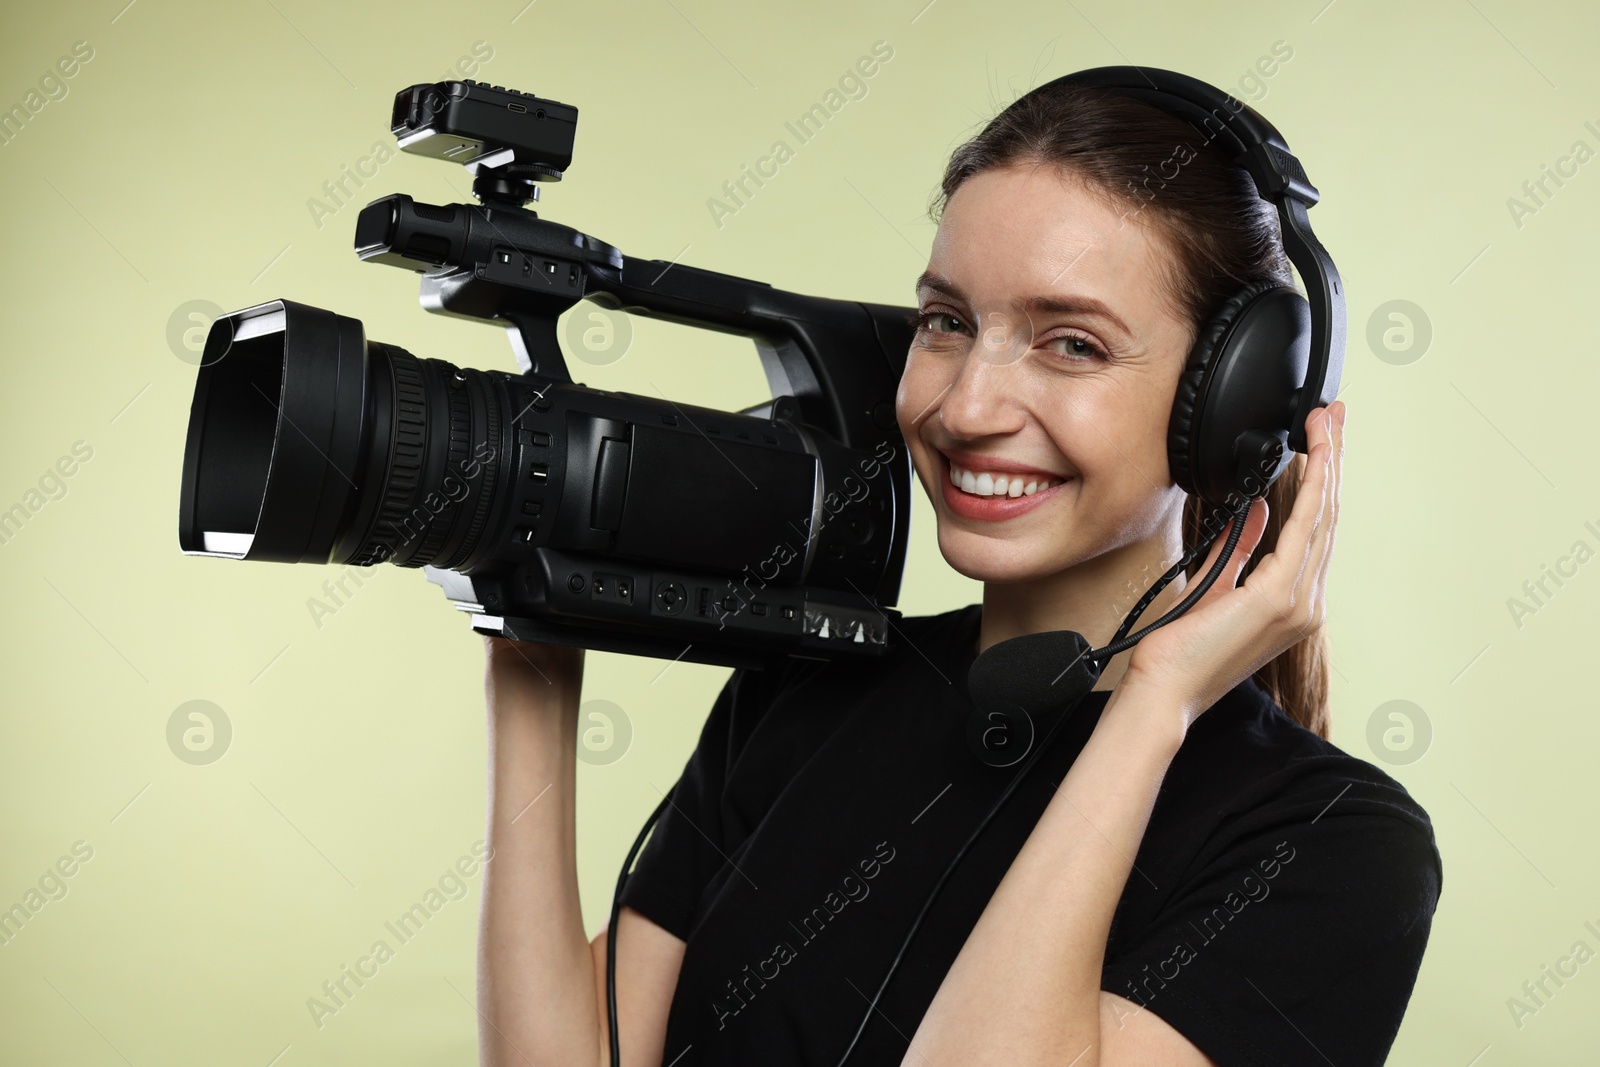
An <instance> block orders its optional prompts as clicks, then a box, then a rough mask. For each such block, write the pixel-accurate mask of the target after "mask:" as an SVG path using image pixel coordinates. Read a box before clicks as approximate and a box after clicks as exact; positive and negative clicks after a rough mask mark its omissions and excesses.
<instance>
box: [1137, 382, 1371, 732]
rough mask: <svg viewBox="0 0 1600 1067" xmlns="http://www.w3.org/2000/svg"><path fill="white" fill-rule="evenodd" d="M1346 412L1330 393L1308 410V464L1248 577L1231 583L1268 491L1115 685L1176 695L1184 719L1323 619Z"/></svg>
mask: <svg viewBox="0 0 1600 1067" xmlns="http://www.w3.org/2000/svg"><path fill="white" fill-rule="evenodd" d="M1344 414H1345V405H1344V402H1343V401H1342V400H1336V401H1334V402H1333V403H1332V404H1330V405H1328V406H1327V407H1325V408H1316V409H1315V410H1313V411H1312V412H1311V413H1310V414H1309V415H1307V417H1306V441H1307V442H1308V445H1309V450H1308V452H1307V453H1306V465H1305V472H1304V475H1303V479H1302V481H1301V484H1300V489H1299V492H1298V494H1297V495H1296V497H1295V501H1294V507H1293V509H1292V510H1291V511H1290V512H1289V518H1288V520H1287V521H1286V522H1285V523H1284V524H1283V528H1282V529H1281V530H1280V531H1279V533H1278V543H1277V545H1276V546H1275V547H1274V549H1273V551H1272V552H1271V553H1269V554H1268V555H1267V556H1265V557H1263V558H1262V560H1261V561H1260V562H1259V563H1257V564H1256V568H1255V570H1253V571H1251V572H1250V577H1248V578H1247V579H1245V582H1244V585H1242V586H1236V584H1235V583H1236V582H1237V581H1238V580H1239V573H1240V571H1242V570H1243V569H1244V566H1245V564H1246V562H1248V560H1249V558H1250V553H1251V552H1252V551H1254V550H1255V547H1256V545H1257V544H1259V543H1260V541H1261V533H1262V531H1263V530H1264V529H1265V528H1266V524H1267V504H1266V501H1265V500H1261V499H1257V500H1254V501H1252V502H1251V506H1250V510H1249V512H1248V513H1247V515H1246V518H1245V525H1244V532H1243V533H1242V534H1241V535H1240V538H1239V543H1238V544H1237V545H1235V546H1234V550H1233V555H1232V556H1231V557H1230V558H1229V560H1228V565H1227V566H1226V567H1225V568H1224V569H1223V571H1222V573H1221V574H1220V575H1219V576H1218V577H1217V580H1216V582H1215V583H1213V584H1212V586H1211V588H1210V589H1208V590H1206V594H1205V596H1203V597H1201V598H1200V600H1199V601H1198V602H1197V603H1196V604H1195V605H1194V607H1192V608H1190V609H1189V610H1188V611H1187V612H1185V613H1184V614H1183V615H1182V616H1180V617H1179V618H1177V619H1175V620H1174V621H1172V622H1169V623H1167V624H1166V625H1165V626H1162V627H1161V628H1159V629H1157V630H1154V631H1152V632H1151V633H1150V634H1148V635H1146V636H1145V637H1143V638H1141V639H1140V640H1139V643H1138V644H1136V645H1134V646H1133V650H1132V658H1131V659H1130V660H1129V662H1128V669H1127V673H1126V674H1124V675H1123V677H1122V680H1121V681H1120V682H1119V683H1118V686H1117V688H1118V689H1128V688H1138V689H1140V690H1141V691H1146V692H1149V691H1155V692H1160V693H1163V694H1165V695H1167V696H1168V697H1169V698H1172V699H1175V700H1177V701H1178V703H1179V705H1180V706H1181V707H1182V708H1183V709H1184V728H1185V729H1187V728H1188V726H1189V724H1191V723H1193V722H1194V720H1195V719H1196V718H1198V717H1199V716H1200V714H1201V713H1203V712H1204V711H1205V710H1206V709H1207V708H1209V707H1211V706H1212V705H1213V704H1215V703H1216V702H1217V701H1218V700H1219V699H1220V698H1221V697H1222V695H1223V694H1224V693H1226V692H1228V691H1229V690H1230V689H1232V688H1233V687H1234V686H1236V685H1238V684H1239V683H1240V682H1241V681H1243V680H1244V679H1245V678H1246V677H1248V676H1249V675H1251V674H1253V673H1254V672H1255V671H1256V670H1257V669H1258V668H1259V667H1261V666H1262V665H1263V664H1265V663H1267V662H1268V661H1269V660H1271V659H1273V658H1274V657H1275V656H1277V655H1278V654H1279V653H1280V652H1282V651H1283V650H1284V649H1286V648H1289V647H1290V646H1291V645H1293V644H1295V643H1296V642H1298V641H1300V640H1302V639H1303V638H1306V637H1309V636H1310V635H1312V634H1313V633H1315V632H1316V631H1317V630H1318V629H1319V628H1321V626H1322V623H1323V618H1324V616H1325V613H1326V606H1325V600H1324V597H1323V583H1324V582H1325V581H1326V579H1327V574H1328V562H1329V560H1331V559H1332V558H1333V539H1334V528H1335V526H1336V525H1337V524H1338V520H1339V482H1340V468H1341V465H1342V462H1343V459H1344ZM1229 525H1230V526H1231V525H1232V524H1231V523H1230V524H1229ZM1227 538H1228V529H1226V528H1225V529H1224V530H1223V532H1222V533H1221V534H1219V535H1218V536H1217V539H1216V540H1215V541H1214V542H1213V543H1212V545H1211V549H1210V551H1209V552H1208V553H1207V555H1206V560H1205V565H1204V566H1202V567H1201V568H1200V570H1199V571H1198V572H1196V579H1195V580H1197V581H1198V580H1199V578H1200V577H1203V576H1204V575H1205V574H1206V573H1207V572H1208V571H1210V569H1211V566H1212V564H1214V563H1215V562H1216V561H1217V557H1218V556H1220V555H1221V553H1222V546H1223V544H1224V542H1226V541H1227Z"/></svg>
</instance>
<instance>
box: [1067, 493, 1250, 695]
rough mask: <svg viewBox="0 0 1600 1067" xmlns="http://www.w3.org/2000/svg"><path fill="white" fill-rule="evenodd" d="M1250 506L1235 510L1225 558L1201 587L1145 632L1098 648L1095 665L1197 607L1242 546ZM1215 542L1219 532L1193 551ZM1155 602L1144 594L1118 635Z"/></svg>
mask: <svg viewBox="0 0 1600 1067" xmlns="http://www.w3.org/2000/svg"><path fill="white" fill-rule="evenodd" d="M1251 503H1252V500H1251V498H1248V497H1247V498H1246V499H1245V500H1243V501H1242V502H1240V503H1239V504H1238V505H1237V506H1236V507H1235V508H1234V509H1233V524H1232V526H1231V527H1230V529H1229V530H1228V540H1227V542H1226V543H1224V544H1223V546H1222V555H1220V556H1218V557H1217V562H1216V564H1215V565H1214V566H1213V567H1212V568H1211V570H1209V571H1207V572H1206V576H1205V577H1204V578H1202V579H1201V580H1200V584H1199V585H1197V586H1195V588H1194V590H1193V591H1192V592H1190V593H1189V595H1188V596H1186V597H1184V598H1183V600H1181V601H1180V602H1179V603H1178V604H1177V605H1175V606H1174V607H1173V608H1172V610H1171V611H1169V612H1167V613H1166V614H1165V615H1163V616H1161V618H1159V619H1157V620H1156V621H1155V622H1153V623H1151V624H1150V625H1149V626H1146V627H1145V628H1144V629H1142V630H1140V631H1139V632H1138V633H1136V634H1130V635H1128V636H1126V637H1121V638H1117V639H1113V640H1112V642H1111V643H1110V644H1109V645H1106V646H1105V647H1104V648H1097V649H1095V650H1094V651H1093V652H1091V653H1089V655H1090V657H1091V658H1093V659H1094V660H1095V661H1096V662H1098V663H1101V664H1102V665H1103V664H1104V663H1105V662H1106V661H1107V660H1109V659H1110V658H1111V657H1112V656H1115V655H1116V654H1117V653H1118V652H1121V651H1123V650H1124V649H1128V648H1132V647H1133V646H1134V645H1136V644H1138V643H1139V639H1140V638H1142V637H1143V636H1144V635H1145V634H1147V633H1149V632H1150V631H1151V630H1154V629H1156V628H1157V627H1158V626H1165V625H1166V624H1167V623H1169V622H1171V621H1172V620H1173V619H1176V618H1177V617H1178V616H1180V615H1182V614H1183V613H1184V612H1186V611H1188V610H1189V609H1190V608H1191V607H1193V606H1194V604H1195V602H1196V601H1198V600H1199V599H1200V598H1201V597H1203V596H1205V595H1206V590H1208V589H1210V588H1211V587H1212V585H1214V584H1215V583H1216V580H1217V579H1218V578H1220V577H1222V568H1223V567H1224V566H1225V565H1226V564H1227V562H1228V557H1229V556H1231V555H1233V549H1234V546H1236V545H1237V544H1238V543H1239V538H1240V536H1242V535H1243V534H1244V520H1245V516H1246V515H1248V514H1249V513H1250V505H1251ZM1218 510H1219V511H1221V510H1222V509H1218ZM1217 532H1218V533H1220V532H1221V531H1220V530H1219V531H1217ZM1216 539H1217V534H1216V533H1212V534H1209V535H1207V536H1206V538H1205V540H1204V541H1203V542H1202V543H1200V544H1196V545H1195V547H1194V549H1193V550H1192V554H1193V555H1196V556H1198V555H1199V554H1200V553H1201V552H1204V551H1206V550H1207V549H1209V548H1210V547H1211V542H1213V541H1215V540H1216ZM1183 565H1185V564H1183V563H1182V561H1180V562H1179V566H1183ZM1169 573H1171V572H1169ZM1163 578H1164V581H1163V583H1162V584H1165V581H1170V579H1166V578H1165V576H1163ZM1158 591H1159V588H1157V589H1155V590H1152V592H1158ZM1152 599H1154V597H1153V596H1151V595H1150V594H1149V593H1147V594H1145V598H1144V600H1141V601H1140V603H1139V605H1138V607H1137V608H1136V612H1135V614H1130V616H1129V618H1128V619H1125V620H1123V623H1122V627H1121V628H1120V629H1119V630H1118V633H1121V632H1122V630H1125V629H1127V627H1128V625H1129V623H1130V621H1131V620H1132V619H1133V618H1135V617H1137V615H1136V613H1137V612H1138V611H1143V610H1144V608H1145V606H1146V605H1147V603H1148V602H1149V601H1150V600H1152Z"/></svg>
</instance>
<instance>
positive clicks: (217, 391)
mask: <svg viewBox="0 0 1600 1067" xmlns="http://www.w3.org/2000/svg"><path fill="white" fill-rule="evenodd" d="M577 117H578V112H577V109H576V108H575V107H572V106H570V105H567V104H562V103H557V102H556V101H553V100H544V99H540V98H539V97H537V96H533V95H530V94H527V93H521V92H517V91H515V90H510V89H504V88H502V87H500V86H490V85H484V84H480V83H477V82H473V81H447V82H440V83H437V84H421V85H413V86H411V87H410V88H408V89H405V90H403V91H401V92H400V93H398V94H397V95H396V96H395V100H394V114H393V119H392V123H391V128H392V130H393V132H394V133H395V135H396V136H397V138H398V140H399V146H400V147H401V148H402V149H404V150H406V151H408V152H415V153H418V154H420V155H425V156H431V157H433V158H436V159H441V160H453V161H457V162H461V163H464V164H465V165H466V167H467V169H468V170H469V171H470V172H471V173H472V174H473V175H474V181H473V186H472V191H473V194H474V195H475V196H476V197H477V199H478V200H479V201H480V204H477V205H472V204H449V205H445V206H442V207H441V206H436V205H433V204H423V203H417V202H416V201H413V200H412V199H411V197H409V196H406V195H404V194H397V195H394V196H387V197H384V198H382V199H380V200H375V201H373V202H372V203H371V204H368V205H367V207H366V208H364V209H363V210H362V212H361V215H360V218H359V219H358V220H357V222H356V236H355V247H356V251H357V253H358V254H359V255H360V257H361V258H362V259H364V260H367V261H370V262H375V263H387V264H390V265H392V266H397V267H404V268H406V269H407V270H413V271H418V272H420V273H421V274H422V292H421V301H422V305H423V307H425V308H427V309H428V310H429V311H433V312H437V313H439V314H443V315H451V316H456V317H461V318H471V319H480V320H491V321H493V320H499V321H500V322H501V323H502V324H504V325H506V328H507V331H508V333H509V335H510V337H511V342H512V348H513V349H514V351H515V354H516V358H517V362H518V365H519V366H520V367H521V373H520V374H509V373H505V372H502V371H480V370H474V369H471V368H466V367H456V366H455V365H453V364H451V363H447V362H445V361H443V360H438V359H418V358H416V357H415V356H413V355H411V354H410V353H409V352H407V351H405V350H404V349H401V348H398V347H396V346H394V345H388V344H380V343H378V342H376V341H368V340H366V338H365V335H364V333H363V331H362V327H361V323H360V322H359V321H357V320H355V319H351V318H346V317H344V316H342V315H337V314H334V313H333V312H329V311H324V310H321V309H319V308H314V307H309V306H307V305H304V304H298V303H294V302H291V301H288V300H273V301H270V302H268V303H265V304H258V305H256V306H254V307H250V308H245V309H243V310H241V311H235V312H231V313H229V314H227V315H223V316H221V317H219V318H218V319H217V320H216V321H215V322H214V323H213V324H212V326H211V331H210V333H209V334H208V336H207V338H206V344H205V349H204V353H203V355H202V359H201V366H200V373H199V378H198V380H197V381H196V383H195V393H194V401H193V405H192V407H191V410H190V415H189V431H188V440H187V443H186V446H185V450H184V462H183V487H182V495H181V503H180V514H179V534H178V538H179V544H180V547H181V548H182V549H183V551H184V552H186V553H189V554H194V555H213V556H226V557H230V558H233V559H251V560H272V561H276V562H281V563H323V564H326V563H338V564H355V565H362V566H366V565H371V564H375V563H380V562H389V563H394V564H397V565H399V566H402V567H422V568H424V570H425V573H426V574H427V576H428V579H429V580H430V581H432V582H435V583H437V584H438V585H440V586H441V587H442V588H443V589H444V591H445V594H446V595H447V596H448V597H449V598H450V599H451V600H453V601H455V602H456V606H457V608H458V609H460V610H462V611H466V612H468V613H470V615H471V619H472V626H473V628H474V629H475V630H478V631H480V632H483V633H493V634H500V635H503V636H506V637H510V638H516V639H519V640H534V641H545V642H550V643H553V644H559V645H575V646H581V647H584V648H592V649H599V650H602V651H607V652H623V653H628V654H631V655H643V656H657V657H661V658H666V659H684V660H692V661H695V662H700V663H712V664H720V665H724V666H732V667H757V668H759V667H762V666H766V665H770V664H771V663H773V662H775V661H777V660H779V659H781V658H782V657H784V656H804V657H810V658H815V659H849V658H853V659H869V658H873V657H878V656H882V655H883V654H884V653H885V652H886V651H887V648H888V638H889V631H890V629H891V627H890V624H891V622H892V621H893V620H894V619H898V618H899V617H900V613H899V612H898V611H895V610H894V609H893V607H892V605H893V604H894V603H895V602H896V600H897V599H898V598H899V593H900V580H901V574H902V571H903V570H904V568H905V553H906V541H907V534H908V523H909V519H910V514H911V492H912V476H911V473H912V472H911V462H910V457H909V455H908V453H907V451H906V448H905V443H904V441H903V440H902V439H901V437H900V433H899V429H898V427H897V425H896V422H895V417H894V393H895V389H896V387H897V384H898V382H899V378H900V373H901V370H902V368H903V366H904V363H905V358H906V352H907V349H908V347H909V345H910V342H911V338H912V327H911V326H910V325H909V323H908V322H907V315H908V313H909V312H910V311H911V309H909V308H902V307H890V306H886V305H878V304H865V303H857V302H852V301H845V300H831V299H825V298H820V297H810V296H802V295H799V294H796V293H790V292H784V291H782V290H779V289H774V288H772V287H771V286H770V285H767V284H765V283H763V282H755V281H750V280H748V279H745V278H736V277H732V276H730V275H726V274H718V273H715V272H713V271H706V270H697V269H695V268H693V267H687V266H683V265H681V264H676V263H670V262H665V261H662V260H654V259H650V260H640V259H634V258H630V257H628V256H625V255H623V254H622V253H621V252H620V251H618V250H617V249H616V248H614V247H612V246H611V245H609V244H606V243H605V242H603V241H600V240H597V239H595V238H594V237H591V236H589V235H588V234H584V233H579V232H578V231H576V230H574V229H572V228H570V227H567V226H563V225H560V224H559V223H555V222H550V221H547V220H544V219H540V218H539V217H538V216H537V215H536V214H535V213H534V212H533V211H531V210H528V209H527V208H525V207H524V205H525V204H526V203H527V202H528V201H530V200H531V201H536V200H538V198H539V196H538V194H539V189H538V186H537V185H536V184H535V183H536V182H550V181H557V180H559V179H560V178H561V177H562V174H563V172H565V170H566V169H567V167H568V166H569V165H570V164H571V162H572V146H573V136H574V132H575V130H576V126H577ZM583 299H587V300H591V301H594V302H595V303H597V304H599V305H601V306H603V307H606V308H610V309H614V310H622V311H625V312H628V313H630V314H638V315H646V316H651V317H654V318H658V319H665V320H669V321H672V322H679V323H686V324H689V325H693V326H699V327H703V328H705V329H709V330H718V331H722V332H726V333H734V334H741V335H744V336H748V337H750V338H751V339H752V340H753V341H754V342H755V346H756V349H757V351H758V352H759V353H760V358H761V364H762V367H763V369H764V371H765V373H766V377H767V381H768V383H769V385H770V386H771V389H772V394H773V399H771V400H768V401H765V402H763V403H760V404H757V405H754V406H752V407H749V408H745V409H743V410H741V411H737V412H726V411H719V410H716V409H712V408H705V407H696V406H692V405H689V404H680V403H676V402H673V401H671V400H664V399H659V398H652V397H646V396H639V395H636V394H633V393H624V392H608V391H606V390H603V389H591V388H588V387H587V386H585V385H584V384H583V383H581V382H574V381H573V380H572V378H571V375H570V374H569V373H568V369H567V366H566V363H565V360H564V359H563V357H562V353H561V348H560V345H559V343H558V341H557V331H556V322H557V318H558V317H559V316H560V315H561V313H562V312H564V311H566V310H567V309H569V308H571V307H573V306H574V305H575V304H576V303H577V302H578V301H579V300H583Z"/></svg>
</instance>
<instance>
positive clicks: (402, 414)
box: [178, 300, 509, 568]
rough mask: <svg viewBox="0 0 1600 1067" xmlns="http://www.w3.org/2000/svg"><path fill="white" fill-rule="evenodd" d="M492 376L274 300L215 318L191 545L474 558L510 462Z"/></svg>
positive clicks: (341, 558)
mask: <svg viewBox="0 0 1600 1067" xmlns="http://www.w3.org/2000/svg"><path fill="white" fill-rule="evenodd" d="M508 402H509V401H508V397H507V395H506V393H505V390H504V388H503V387H502V386H501V385H500V383H498V382H497V381H496V380H495V379H494V378H493V377H491V376H490V375H488V374H485V373H483V372H482V371H477V370H473V369H470V368H461V367H456V366H454V365H453V364H450V363H447V362H445V361H443V360H438V359H417V358H416V357H415V356H413V355H411V354H410V353H409V352H407V351H405V350H404V349H401V348H396V347H394V346H393V345H384V344H379V343H377V342H369V341H367V340H366V339H365V337H364V334H363V331H362V327H361V323H360V322H358V321H357V320H355V319H350V318H346V317H344V316H342V315H336V314H334V313H333V312H330V311H323V310H321V309H319V308H313V307H308V306H306V305H304V304H296V303H292V302H290V301H287V300H275V301H272V302H270V303H266V304H260V305H257V306H256V307H252V308H246V309H245V310H243V311H238V312H234V313H233V314H230V315H225V316H222V317H220V318H218V319H217V320H216V321H215V322H214V323H213V324H212V327H211V333H210V334H209V335H208V336H207V338H206V347H205V352H204V354H203V357H202V362H201V368H200V375H199V378H198V380H197V381H196V383H195V392H194V400H193V404H192V406H191V408H190V412H189V432H188V439H187V442H186V444H185V449H184V462H183V486H182V491H181V494H180V503H179V531H178V540H179V546H180V547H181V548H182V549H183V551H184V552H187V553H191V554H196V555H217V556H228V557H231V558H234V559H264V560H273V561H277V562H281V563H353V564H358V565H365V564H371V563H381V562H391V563H396V564H399V565H401V566H406V567H421V566H424V565H426V564H432V565H434V566H438V567H445V568H454V567H459V566H461V565H463V564H464V563H467V562H468V561H470V560H472V559H473V557H474V555H475V553H476V551H477V549H478V548H479V547H480V543H481V542H482V539H483V533H484V530H485V529H486V528H487V527H488V521H489V516H490V512H491V510H492V508H493V506H494V502H495V499H496V497H497V496H499V495H502V494H500V493H498V487H499V483H500V474H501V471H502V469H503V468H504V464H503V463H502V462H501V458H502V456H504V454H505V449H506V442H505V441H504V440H502V430H503V429H504V428H505V427H506V423H507V421H508V420H507V418H506V417H505V416H506V411H507V404H508Z"/></svg>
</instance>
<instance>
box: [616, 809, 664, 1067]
mask: <svg viewBox="0 0 1600 1067" xmlns="http://www.w3.org/2000/svg"><path fill="white" fill-rule="evenodd" d="M677 789H678V787H677V785H676V783H674V785H673V786H672V788H671V789H668V790H667V792H666V795H665V796H663V797H662V798H661V803H659V804H657V805H656V810H655V811H653V812H651V813H650V818H648V819H646V820H645V823H644V829H642V830H640V831H639V836H638V837H636V838H634V839H633V847H632V848H630V849H629V850H628V857H627V859H625V860H623V861H622V873H621V874H620V875H618V876H617V888H616V890H615V891H614V892H613V893H612V894H611V919H610V921H609V922H608V924H607V926H606V1017H607V1021H608V1023H609V1025H610V1027H611V1067H622V1050H621V1049H619V1048H618V1047H617V920H618V918H620V917H621V915H622V887H623V886H625V885H627V884H628V872H629V871H630V870H631V869H632V868H633V860H634V857H635V856H637V855H638V854H639V849H640V847H642V846H643V845H644V839H645V836H646V835H647V834H649V833H650V828H651V827H652V826H654V825H655V824H656V820H658V819H660V818H661V813H662V812H664V811H666V810H667V805H668V804H670V803H672V794H673V793H674V792H676V791H677Z"/></svg>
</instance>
